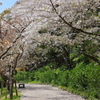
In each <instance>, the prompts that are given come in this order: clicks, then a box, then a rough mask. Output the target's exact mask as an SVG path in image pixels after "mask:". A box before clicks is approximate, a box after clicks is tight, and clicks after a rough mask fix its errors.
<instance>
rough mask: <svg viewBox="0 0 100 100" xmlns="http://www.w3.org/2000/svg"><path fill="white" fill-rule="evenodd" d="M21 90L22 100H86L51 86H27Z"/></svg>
mask: <svg viewBox="0 0 100 100" xmlns="http://www.w3.org/2000/svg"><path fill="white" fill-rule="evenodd" d="M19 90H20V91H21V94H22V96H21V100H85V99H84V98H82V97H81V96H78V95H74V94H71V93H69V92H67V91H63V90H61V89H59V88H57V87H53V86H50V85H41V84H25V88H20V89H19Z"/></svg>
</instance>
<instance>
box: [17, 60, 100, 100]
mask: <svg viewBox="0 0 100 100" xmlns="http://www.w3.org/2000/svg"><path fill="white" fill-rule="evenodd" d="M52 66H53V64H52V63H50V64H48V66H45V67H43V68H40V69H38V70H36V71H34V72H33V73H30V72H19V73H18V75H17V78H16V79H17V80H19V81H21V80H26V81H25V82H29V81H32V82H31V83H34V82H35V83H36V81H38V82H39V83H46V84H53V85H57V86H61V87H67V88H68V89H70V91H71V92H73V93H75V94H80V95H82V96H84V97H87V98H89V100H94V99H93V98H100V95H99V93H100V84H99V83H100V67H99V65H98V64H96V63H90V64H86V63H84V62H81V63H78V64H77V65H76V67H75V68H73V69H72V70H66V66H64V65H63V66H61V67H59V68H57V69H53V67H52ZM23 74H24V76H23ZM65 89H66V88H65ZM97 100H98V99H97Z"/></svg>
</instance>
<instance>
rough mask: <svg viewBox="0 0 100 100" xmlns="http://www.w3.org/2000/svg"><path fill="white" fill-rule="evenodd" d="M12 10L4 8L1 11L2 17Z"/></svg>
mask: <svg viewBox="0 0 100 100" xmlns="http://www.w3.org/2000/svg"><path fill="white" fill-rule="evenodd" d="M10 12H11V11H10V10H4V11H3V12H2V13H1V18H2V17H4V15H6V14H9V13H10Z"/></svg>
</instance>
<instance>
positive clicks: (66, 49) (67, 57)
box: [62, 46, 72, 69]
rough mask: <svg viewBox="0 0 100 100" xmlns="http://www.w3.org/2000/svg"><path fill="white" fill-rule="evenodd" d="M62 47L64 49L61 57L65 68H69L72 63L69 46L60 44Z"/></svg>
mask: <svg viewBox="0 0 100 100" xmlns="http://www.w3.org/2000/svg"><path fill="white" fill-rule="evenodd" d="M62 49H63V51H64V55H63V57H64V60H65V62H66V66H67V69H71V68H72V65H71V61H70V46H67V47H64V46H62Z"/></svg>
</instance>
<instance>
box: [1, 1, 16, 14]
mask: <svg viewBox="0 0 100 100" xmlns="http://www.w3.org/2000/svg"><path fill="white" fill-rule="evenodd" d="M16 1H18V0H0V2H2V5H0V13H2V12H3V11H4V10H5V9H6V8H11V7H12V6H13V5H14V4H15V3H16Z"/></svg>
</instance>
